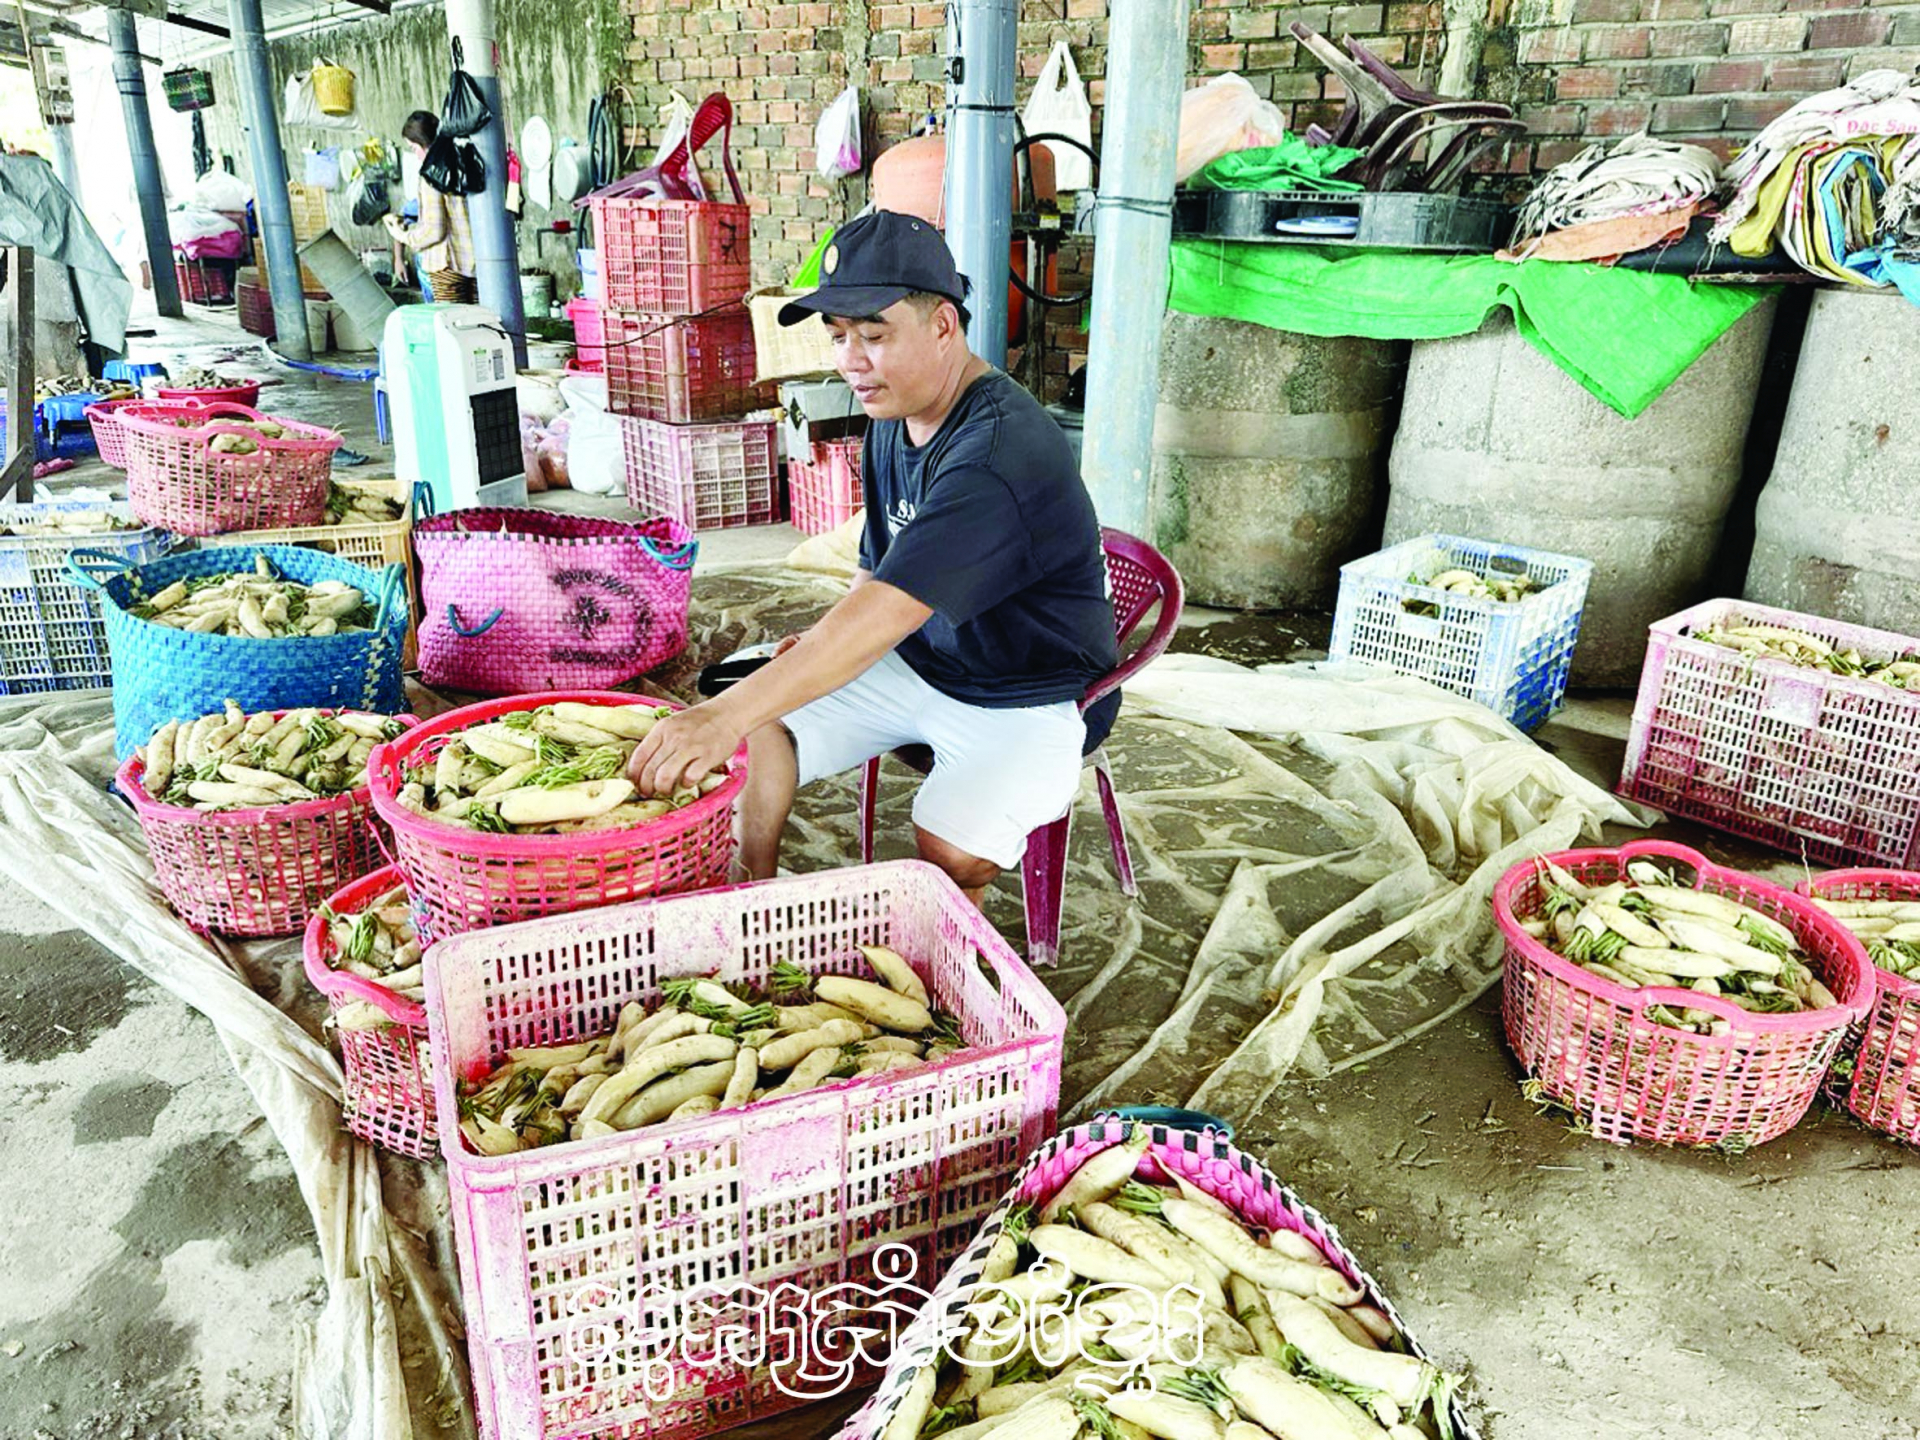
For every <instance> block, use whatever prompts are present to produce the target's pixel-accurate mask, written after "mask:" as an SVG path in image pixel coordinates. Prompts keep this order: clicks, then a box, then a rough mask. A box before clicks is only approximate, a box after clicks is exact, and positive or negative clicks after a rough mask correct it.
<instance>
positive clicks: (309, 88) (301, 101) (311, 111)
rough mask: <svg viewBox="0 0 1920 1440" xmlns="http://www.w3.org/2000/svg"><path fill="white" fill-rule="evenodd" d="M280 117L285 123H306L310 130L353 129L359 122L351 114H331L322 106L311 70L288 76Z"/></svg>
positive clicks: (282, 96)
mask: <svg viewBox="0 0 1920 1440" xmlns="http://www.w3.org/2000/svg"><path fill="white" fill-rule="evenodd" d="M280 118H281V120H282V121H283V122H284V123H285V124H288V125H304V126H306V127H307V128H308V129H310V130H352V129H354V128H355V127H356V124H357V122H356V121H355V120H354V118H353V116H351V115H329V114H327V113H326V112H325V111H323V110H322V109H321V108H320V102H319V101H318V100H317V99H316V98H315V97H314V93H313V72H312V71H310V70H309V71H305V72H303V73H301V74H298V75H289V76H288V77H287V84H286V88H285V89H284V90H283V91H282V92H281V100H280Z"/></svg>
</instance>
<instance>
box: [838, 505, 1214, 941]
mask: <svg viewBox="0 0 1920 1440" xmlns="http://www.w3.org/2000/svg"><path fill="white" fill-rule="evenodd" d="M1100 546H1101V549H1102V550H1103V551H1104V552H1105V554H1106V558H1107V580H1108V583H1109V585H1110V586H1111V588H1112V591H1113V630H1114V635H1115V636H1116V637H1117V638H1118V639H1119V641H1120V650H1121V660H1120V664H1119V665H1118V666H1117V667H1115V668H1114V669H1113V670H1111V671H1109V672H1108V673H1107V674H1105V675H1103V676H1101V677H1100V678H1099V679H1098V680H1096V681H1094V683H1093V684H1092V685H1091V686H1090V687H1088V689H1087V693H1086V694H1085V695H1083V696H1081V697H1080V710H1081V713H1082V714H1084V713H1086V709H1087V707H1088V706H1089V705H1092V704H1093V703H1094V702H1095V701H1097V700H1099V699H1101V698H1103V697H1105V696H1107V695H1111V694H1112V693H1113V692H1114V691H1115V690H1117V689H1119V688H1120V686H1121V685H1123V684H1124V683H1126V681H1127V680H1128V679H1129V678H1130V677H1131V676H1132V675H1133V674H1134V673H1135V672H1137V671H1138V670H1139V669H1140V668H1141V667H1142V666H1143V665H1145V664H1146V663H1147V662H1148V661H1149V660H1151V659H1153V658H1154V657H1155V656H1156V655H1158V654H1160V652H1161V651H1163V650H1165V649H1166V648H1167V642H1168V641H1170V640H1172V639H1173V631H1174V627H1175V626H1176V625H1178V624H1179V623H1180V607H1181V605H1182V604H1183V603H1184V599H1185V590H1184V588H1183V587H1182V586H1181V584H1180V574H1179V572H1178V571H1177V570H1175V569H1174V568H1173V566H1172V565H1171V564H1169V563H1168V561H1167V557H1166V556H1164V555H1162V554H1161V553H1160V552H1159V551H1158V550H1156V549H1154V548H1153V546H1151V545H1149V544H1147V542H1146V541H1144V540H1140V539H1136V538H1135V537H1134V536H1132V535H1128V534H1126V533H1124V532H1123V531H1119V530H1111V529H1105V528H1103V529H1102V530H1101V531H1100ZM1155 605H1158V606H1159V609H1160V614H1159V618H1158V619H1156V620H1155V621H1154V625H1153V629H1152V631H1151V632H1149V633H1148V635H1147V638H1146V639H1145V640H1144V641H1142V642H1141V643H1140V645H1139V646H1138V647H1137V648H1136V649H1135V650H1134V651H1133V652H1132V653H1131V654H1129V653H1127V641H1128V639H1129V638H1130V637H1131V636H1132V634H1133V632H1134V630H1135V628H1136V627H1138V626H1139V624H1140V622H1141V621H1142V620H1144V619H1145V618H1146V617H1147V614H1148V612H1149V611H1151V610H1152V609H1153V608H1154V607H1155ZM893 753H894V754H895V755H897V756H898V757H899V758H900V759H901V760H902V761H904V762H905V763H906V764H907V765H909V766H911V767H912V768H913V769H915V770H918V771H919V772H920V773H921V774H922V775H924V774H926V773H927V772H928V771H929V770H931V769H932V768H933V755H932V752H931V751H929V750H928V749H927V747H926V746H924V745H913V746H909V747H906V748H904V749H900V750H896V751H894V752H893ZM1082 763H1091V764H1092V765H1093V769H1094V778H1095V779H1096V780H1097V781H1098V783H1099V787H1100V808H1101V810H1102V812H1104V814H1105V815H1106V819H1107V835H1108V837H1109V838H1110V839H1111V840H1112V841H1113V865H1114V869H1115V870H1117V871H1118V872H1119V874H1120V888H1121V890H1123V891H1124V892H1125V893H1126V894H1128V895H1129V896H1132V895H1138V894H1139V893H1140V889H1139V886H1138V885H1136V884H1135V883H1134V879H1133V856H1132V854H1131V853H1130V852H1129V851H1128V849H1127V829H1126V824H1125V822H1124V821H1123V820H1122V819H1121V815H1120V804H1119V801H1118V800H1117V799H1116V798H1115V795H1114V789H1113V772H1112V770H1111V769H1110V768H1109V767H1108V765H1107V751H1106V747H1105V745H1100V746H1096V747H1095V748H1094V750H1093V751H1092V752H1091V753H1090V754H1088V755H1087V756H1086V757H1084V760H1083V762H1082ZM879 795H880V757H879V756H877V755H876V756H875V757H874V758H873V759H871V760H869V761H868V762H867V767H866V770H865V771H864V772H863V773H862V775H861V777H860V861H861V863H862V864H865V865H871V864H872V863H873V814H874V807H875V804H876V802H877V801H878V799H879ZM1072 828H1073V808H1072V807H1071V806H1069V807H1068V808H1067V813H1066V814H1064V815H1062V816H1061V817H1060V818H1059V819H1058V820H1055V821H1053V822H1052V823H1050V824H1047V825H1042V826H1041V827H1040V828H1039V829H1038V830H1035V831H1033V832H1032V833H1031V834H1029V835H1028V836H1027V854H1026V858H1025V859H1024V860H1023V861H1022V862H1021V865H1020V878H1021V882H1022V885H1023V886H1024V888H1025V890H1026V897H1027V960H1028V963H1029V964H1033V965H1057V964H1059V963H1060V914H1061V910H1062V908H1063V906H1064V905H1065V903H1066V896H1067V839H1068V837H1069V835H1070V834H1071V833H1072Z"/></svg>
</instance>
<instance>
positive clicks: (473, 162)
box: [458, 140, 487, 195]
mask: <svg viewBox="0 0 1920 1440" xmlns="http://www.w3.org/2000/svg"><path fill="white" fill-rule="evenodd" d="M458 149H459V151H460V179H461V181H462V183H463V184H464V186H465V188H464V189H462V190H461V191H460V192H459V193H460V194H462V195H478V194H479V193H480V192H481V191H482V190H485V189H486V188H487V162H486V161H485V160H483V159H481V157H480V151H479V149H478V147H476V146H475V145H474V144H473V143H472V142H471V141H468V140H462V141H461V142H460V144H459V146H458Z"/></svg>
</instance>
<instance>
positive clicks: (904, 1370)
mask: <svg viewBox="0 0 1920 1440" xmlns="http://www.w3.org/2000/svg"><path fill="white" fill-rule="evenodd" d="M1136 1125H1137V1122H1135V1121H1131V1120H1116V1119H1111V1118H1109V1119H1095V1120H1093V1121H1091V1122H1089V1123H1086V1124H1082V1125H1076V1126H1075V1127H1074V1128H1072V1129H1071V1130H1063V1131H1061V1132H1060V1134H1058V1135H1056V1136H1054V1137H1053V1138H1052V1139H1051V1140H1049V1141H1047V1142H1046V1143H1045V1144H1044V1145H1041V1146H1040V1147H1039V1148H1038V1149H1037V1150H1036V1151H1035V1152H1034V1153H1033V1154H1032V1155H1031V1156H1029V1157H1028V1159H1027V1162H1026V1164H1025V1165H1024V1166H1022V1167H1021V1170H1020V1173H1019V1174H1018V1175H1017V1176H1016V1177H1015V1178H1014V1182H1013V1189H1012V1191H1011V1193H1010V1194H1008V1196H1007V1197H1006V1199H1005V1200H1004V1201H1003V1202H1002V1203H1001V1204H1000V1206H999V1208H998V1209H996V1210H995V1211H994V1212H993V1214H992V1215H991V1216H989V1217H988V1218H987V1221H986V1223H985V1224H984V1225H983V1226H981V1228H980V1232H979V1234H978V1236H977V1237H976V1238H975V1240H974V1242H973V1244H972V1245H970V1246H969V1247H968V1249H967V1251H966V1253H965V1254H964V1255H962V1256H961V1257H960V1258H959V1259H958V1260H956V1261H955V1262H954V1263H953V1265H952V1266H951V1267H950V1268H949V1269H948V1270H947V1272H946V1274H945V1275H944V1276H942V1277H941V1279H940V1283H939V1285H938V1286H937V1287H936V1288H935V1289H934V1291H933V1293H932V1295H931V1296H930V1297H928V1299H927V1301H926V1303H925V1304H924V1305H920V1306H918V1307H916V1308H917V1310H918V1314H917V1315H916V1316H915V1317H914V1319H913V1320H912V1321H911V1322H910V1323H909V1324H908V1325H907V1327H906V1329H905V1331H904V1332H903V1333H902V1334H901V1336H900V1338H899V1341H898V1343H897V1344H896V1345H895V1346H894V1347H893V1354H892V1357H891V1359H890V1361H889V1363H888V1366H887V1373H886V1375H885V1377H884V1378H883V1379H882V1380H881V1382H880V1384H879V1386H878V1388H877V1389H876V1390H875V1391H874V1393H873V1397H872V1398H871V1399H870V1400H868V1401H867V1403H866V1404H865V1405H863V1406H862V1407H861V1408H860V1409H859V1410H858V1411H856V1412H855V1413H854V1414H853V1415H852V1416H851V1417H849V1418H848V1420H847V1421H846V1423H845V1424H844V1425H843V1426H842V1427H841V1429H840V1431H839V1432H838V1435H837V1436H836V1440H879V1437H880V1436H882V1435H884V1434H886V1433H887V1426H888V1424H889V1422H890V1421H891V1420H892V1419H893V1417H894V1414H895V1412H896V1411H897V1410H898V1409H899V1406H900V1402H901V1401H902V1400H903V1399H904V1398H905V1397H906V1395H907V1392H908V1391H909V1390H910V1389H911V1388H912V1385H913V1382H914V1377H915V1375H916V1374H918V1372H919V1371H920V1369H921V1368H922V1367H923V1366H924V1365H926V1364H928V1363H935V1364H937V1363H939V1362H940V1361H941V1360H942V1359H944V1358H945V1356H946V1353H947V1351H948V1348H949V1347H950V1345H951V1339H950V1337H949V1336H948V1335H944V1334H943V1333H942V1329H943V1326H945V1325H946V1324H948V1323H949V1321H950V1317H952V1316H953V1315H955V1314H957V1313H958V1312H959V1311H960V1310H961V1309H963V1308H964V1307H965V1306H966V1305H967V1304H968V1302H969V1300H970V1299H971V1297H972V1295H973V1293H974V1289H975V1287H976V1286H977V1285H978V1284H979V1283H980V1276H981V1272H982V1269H983V1268H984V1266H985V1265H986V1262H987V1256H988V1252H989V1251H991V1250H992V1248H993V1243H994V1241H995V1240H997V1239H998V1238H999V1236H1000V1232H1001V1230H1002V1229H1003V1228H1004V1227H1005V1225H1006V1221H1007V1216H1008V1215H1009V1213H1010V1212H1011V1211H1012V1210H1013V1208H1014V1207H1015V1206H1017V1205H1031V1204H1039V1203H1043V1202H1045V1201H1046V1200H1049V1199H1051V1198H1052V1197H1053V1196H1054V1195H1055V1194H1056V1193H1058V1191H1059V1190H1060V1187H1061V1186H1063V1185H1064V1184H1066V1182H1067V1180H1068V1179H1069V1178H1071V1176H1072V1175H1073V1174H1074V1172H1075V1171H1077V1170H1078V1169H1079V1168H1080V1167H1081V1166H1082V1165H1084V1164H1085V1163H1086V1162H1087V1161H1088V1160H1089V1159H1091V1158H1092V1157H1093V1156H1095V1155H1097V1154H1099V1153H1100V1152H1101V1151H1102V1150H1107V1149H1111V1148H1112V1147H1113V1146H1115V1145H1118V1144H1121V1143H1123V1142H1124V1141H1125V1140H1126V1139H1128V1138H1129V1137H1130V1136H1131V1135H1133V1134H1134V1133H1135V1131H1136ZM1147 1134H1148V1144H1147V1152H1146V1154H1145V1156H1143V1157H1142V1158H1141V1161H1140V1165H1139V1168H1138V1169H1137V1170H1136V1171H1135V1172H1134V1173H1135V1174H1136V1175H1137V1176H1138V1177H1139V1178H1140V1179H1143V1180H1158V1179H1161V1178H1163V1177H1164V1176H1165V1175H1167V1174H1175V1175H1178V1176H1179V1177H1180V1179H1182V1180H1184V1181H1186V1182H1187V1183H1188V1184H1190V1185H1192V1186H1193V1187H1194V1188H1195V1189H1198V1190H1200V1191H1203V1192H1204V1193H1206V1194H1208V1195H1211V1196H1213V1197H1214V1198H1215V1199H1216V1200H1219V1201H1220V1202H1221V1203H1222V1204H1224V1205H1226V1206H1227V1208H1228V1209H1230V1210H1232V1211H1233V1213H1234V1214H1235V1215H1236V1216H1238V1217H1239V1218H1240V1219H1241V1220H1242V1221H1243V1222H1245V1223H1246V1224H1248V1225H1251V1226H1256V1227H1258V1228H1260V1229H1263V1230H1267V1231H1275V1230H1291V1231H1294V1232H1295V1233H1297V1234H1300V1235H1304V1236H1305V1237H1306V1238H1307V1239H1309V1240H1311V1241H1312V1242H1313V1243H1314V1245H1315V1246H1317V1247H1318V1248H1319V1250H1320V1253H1321V1254H1322V1255H1324V1256H1325V1257H1326V1259H1327V1263H1328V1265H1329V1266H1330V1267H1332V1268H1333V1269H1334V1270H1337V1271H1338V1272H1339V1273H1340V1274H1342V1275H1344V1276H1345V1277H1346V1278H1347V1279H1348V1280H1350V1281H1352V1282H1353V1283H1354V1284H1355V1285H1358V1286H1359V1287H1360V1288H1361V1289H1362V1290H1363V1291H1365V1292H1366V1303H1367V1304H1370V1305H1372V1306H1374V1307H1375V1308H1376V1309H1378V1310H1379V1311H1380V1312H1381V1313H1382V1314H1384V1315H1386V1317H1387V1318H1388V1319H1389V1320H1391V1321H1392V1322H1393V1324H1394V1328H1395V1329H1397V1330H1398V1331H1399V1332H1400V1334H1401V1335H1403V1336H1405V1338H1406V1340H1407V1345H1408V1348H1409V1349H1410V1350H1411V1351H1412V1352H1413V1354H1415V1355H1417V1356H1419V1357H1420V1358H1421V1359H1423V1360H1430V1359H1431V1358H1432V1357H1431V1356H1430V1355H1429V1354H1428V1352H1427V1351H1426V1349H1425V1348H1424V1347H1423V1346H1422V1345H1421V1344H1420V1342H1419V1341H1418V1340H1416V1339H1415V1338H1414V1337H1413V1336H1412V1335H1411V1334H1410V1333H1409V1332H1408V1330H1407V1327H1406V1324H1405V1322H1403V1321H1402V1320H1401V1318H1400V1315H1399V1313H1398V1312H1397V1311H1396V1310H1395V1309H1394V1308H1393V1302H1392V1301H1391V1300H1389V1299H1388V1298H1387V1296H1386V1293H1385V1292H1384V1291H1383V1290H1382V1289H1381V1287H1380V1284H1379V1282H1378V1281H1376V1280H1375V1279H1374V1278H1373V1277H1372V1276H1371V1275H1369V1274H1368V1273H1367V1272H1366V1270H1365V1269H1364V1268H1363V1267H1362V1266H1361V1264H1360V1261H1359V1259H1358V1257H1356V1256H1355V1255H1354V1253H1353V1252H1352V1251H1351V1250H1349V1249H1348V1248H1347V1246H1346V1244H1345V1243H1344V1242H1343V1241H1342V1240H1341V1238H1340V1233H1339V1231H1337V1230H1336V1229H1335V1228H1334V1227H1333V1225H1332V1223H1331V1222H1329V1221H1328V1220H1327V1219H1326V1218H1325V1217H1324V1216H1322V1215H1321V1214H1320V1213H1319V1211H1317V1210H1315V1209H1314V1208H1313V1207H1312V1206H1311V1205H1308V1204H1307V1203H1306V1202H1305V1201H1303V1200H1302V1199H1301V1198H1300V1197H1299V1196H1298V1195H1296V1194H1294V1192H1293V1191H1292V1190H1291V1189H1289V1188H1288V1187H1287V1186H1286V1185H1285V1184H1283V1183H1282V1182H1281V1181H1280V1180H1279V1178H1278V1177H1276V1176H1275V1175H1274V1173H1273V1172H1272V1171H1271V1170H1269V1169H1267V1167H1266V1166H1265V1165H1262V1164H1261V1163H1260V1162H1259V1161H1258V1160H1256V1159H1255V1158H1254V1157H1253V1156H1251V1155H1249V1154H1247V1153H1246V1152H1245V1151H1243V1150H1239V1149H1237V1148H1235V1146H1234V1145H1233V1143H1232V1141H1230V1140H1228V1139H1227V1138H1226V1137H1225V1136H1223V1135H1221V1134H1220V1132H1219V1131H1217V1130H1177V1129H1169V1128H1168V1127H1166V1126H1162V1125H1152V1126H1149V1127H1148V1129H1147ZM1113 1373H1115V1374H1116V1375H1117V1373H1118V1370H1117V1369H1116V1371H1115V1372H1113ZM1448 1407H1449V1412H1450V1413H1449V1418H1450V1419H1451V1421H1452V1425H1453V1434H1454V1435H1455V1436H1456V1437H1458V1440H1480V1432H1479V1431H1478V1430H1477V1429H1476V1428H1475V1427H1474V1425H1473V1423H1472V1422H1471V1420H1470V1419H1469V1418H1468V1417H1467V1415H1466V1413H1465V1411H1464V1409H1463V1407H1462V1406H1461V1404H1460V1402H1459V1400H1458V1398H1457V1397H1452V1398H1449V1401H1448ZM1383 1433H1384V1432H1383Z"/></svg>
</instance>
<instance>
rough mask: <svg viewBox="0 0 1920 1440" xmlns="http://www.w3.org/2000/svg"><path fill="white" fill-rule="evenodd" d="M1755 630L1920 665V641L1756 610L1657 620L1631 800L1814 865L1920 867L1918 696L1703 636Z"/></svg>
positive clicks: (1735, 603) (1634, 737) (1637, 725)
mask: <svg viewBox="0 0 1920 1440" xmlns="http://www.w3.org/2000/svg"><path fill="white" fill-rule="evenodd" d="M1743 621H1744V622H1747V623H1755V624H1761V625H1779V626H1784V627H1786V628H1788V629H1793V630H1802V631H1805V632H1806V633H1807V634H1810V635H1817V636H1818V637H1820V639H1822V640H1824V641H1826V642H1827V643H1828V644H1829V645H1832V646H1834V647H1835V648H1837V649H1848V648H1853V649H1857V650H1859V651H1860V653H1861V654H1862V655H1864V656H1867V657H1868V658H1871V659H1880V660H1884V659H1891V658H1894V657H1897V656H1903V655H1914V654H1920V639H1915V638H1913V637H1910V636H1906V635H1899V634H1895V633H1894V632H1892V631H1889V630H1871V629H1868V628H1867V627H1866V626H1864V625H1848V624H1845V623H1843V622H1841V621H1838V620H1826V619H1822V618H1821V617H1819V616H1817V615H1802V614H1800V613H1799V612H1797V611H1793V610H1776V609H1773V608H1771V607H1770V606H1766V605H1755V604H1751V603H1749V602H1747V601H1745V600H1708V601H1705V602H1704V603H1702V604H1699V605H1696V606H1694V607H1693V608H1692V609H1691V610H1683V611H1681V612H1680V613H1679V614H1678V615H1674V616H1671V617H1670V618H1668V619H1665V620H1660V621H1656V622H1655V623H1654V624H1653V626H1652V627H1651V631H1652V633H1651V635H1650V637H1649V639H1648V643H1647V662H1646V666H1645V668H1644V669H1643V670H1642V671H1641V674H1640V694H1639V697H1638V699H1636V700H1635V702H1634V707H1633V729H1632V731H1631V733H1630V734H1629V735H1628V737H1627V758H1626V765H1625V767H1624V768H1623V770H1622V772H1621V776H1620V793H1621V794H1622V795H1626V796H1628V797H1630V798H1631V799H1634V800H1641V801H1644V802H1646V803H1647V804H1649V805H1657V806H1659V807H1660V808H1661V809H1662V810H1665V811H1666V812H1667V813H1668V814H1670V815H1684V816H1686V817H1687V818H1688V819H1691V820H1699V821H1701V822H1703V823H1705V824H1708V825H1712V826H1714V827H1715V828H1717V829H1721V830H1730V831H1732V832H1733V833H1734V834H1736V835H1745V836H1747V837H1749V838H1750V839H1754V840H1758V841H1760V842H1761V843H1763V844H1766V845H1773V846H1777V847H1778V848H1780V849H1782V850H1785V851H1786V852H1787V853H1788V854H1790V855H1794V856H1796V857H1801V858H1804V859H1806V860H1809V861H1814V862H1820V863H1825V864H1829V865H1855V864H1857V865H1886V866H1892V867H1893V868H1895V869H1901V870H1914V869H1920V693H1916V692H1914V691H1911V690H1896V689H1894V688H1893V687H1892V686H1891V685H1884V684H1881V683H1880V682H1878V681H1874V680H1864V679H1858V678H1854V677H1851V676H1845V675H1834V674H1829V673H1828V672H1827V671H1825V670H1812V669H1807V668H1805V667H1803V666H1799V665H1792V664H1789V663H1788V662H1786V661H1785V660H1774V659H1766V658H1758V659H1749V658H1748V657H1747V656H1745V655H1743V654H1742V653H1741V652H1740V651H1738V650H1732V649H1729V648H1728V647H1726V646H1724V645H1715V644H1713V643H1712V642H1710V641H1707V640H1704V639H1700V638H1698V636H1699V634H1700V632H1702V631H1705V630H1707V629H1708V628H1710V627H1712V626H1714V625H1716V624H1723V623H1734V624H1738V623H1741V622H1743Z"/></svg>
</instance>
